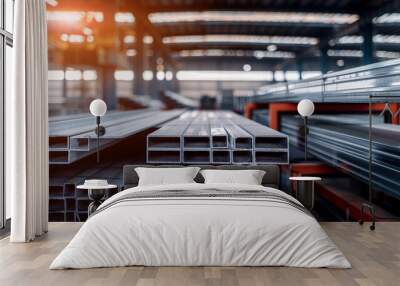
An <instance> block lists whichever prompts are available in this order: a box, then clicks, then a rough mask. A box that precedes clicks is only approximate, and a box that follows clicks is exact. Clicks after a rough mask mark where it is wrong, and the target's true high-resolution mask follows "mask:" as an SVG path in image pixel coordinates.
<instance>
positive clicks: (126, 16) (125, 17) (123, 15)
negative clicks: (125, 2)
mask: <svg viewBox="0 0 400 286" xmlns="http://www.w3.org/2000/svg"><path fill="white" fill-rule="evenodd" d="M114 20H115V22H117V23H121V24H122V23H126V24H133V23H135V16H134V15H133V14H132V13H131V12H117V13H115V14H114Z"/></svg>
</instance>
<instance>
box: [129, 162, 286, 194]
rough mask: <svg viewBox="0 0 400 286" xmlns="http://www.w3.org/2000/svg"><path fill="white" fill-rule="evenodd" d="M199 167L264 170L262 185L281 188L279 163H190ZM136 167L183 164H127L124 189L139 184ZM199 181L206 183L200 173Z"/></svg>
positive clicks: (178, 166)
mask: <svg viewBox="0 0 400 286" xmlns="http://www.w3.org/2000/svg"><path fill="white" fill-rule="evenodd" d="M190 166H195V167H199V168H200V169H202V170H204V169H216V170H263V171H265V175H264V178H263V180H262V183H261V184H262V185H263V186H265V187H271V188H275V189H279V188H280V170H279V166H277V165H257V166H237V165H219V166H211V165H190ZM136 167H146V168H157V167H158V168H183V167H186V166H182V165H125V166H124V169H123V183H124V189H128V188H133V187H136V186H137V185H138V182H139V177H138V175H137V173H136V171H135V168H136ZM194 180H195V181H196V182H197V183H204V178H203V176H202V175H201V174H200V173H199V174H198V175H197V176H196V178H195V179H194Z"/></svg>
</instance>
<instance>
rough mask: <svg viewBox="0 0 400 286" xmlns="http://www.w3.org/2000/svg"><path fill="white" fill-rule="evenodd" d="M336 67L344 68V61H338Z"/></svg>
mask: <svg viewBox="0 0 400 286" xmlns="http://www.w3.org/2000/svg"><path fill="white" fill-rule="evenodd" d="M336 65H337V66H338V67H342V66H344V60H337V61H336Z"/></svg>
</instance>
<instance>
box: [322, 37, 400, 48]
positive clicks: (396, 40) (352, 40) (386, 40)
mask: <svg viewBox="0 0 400 286" xmlns="http://www.w3.org/2000/svg"><path fill="white" fill-rule="evenodd" d="M363 42H364V38H363V37H362V36H360V35H352V36H343V37H340V38H339V39H336V40H331V41H329V44H330V45H332V46H333V45H335V44H362V43H363ZM373 42H374V43H377V44H400V36H399V35H382V34H377V35H374V37H373Z"/></svg>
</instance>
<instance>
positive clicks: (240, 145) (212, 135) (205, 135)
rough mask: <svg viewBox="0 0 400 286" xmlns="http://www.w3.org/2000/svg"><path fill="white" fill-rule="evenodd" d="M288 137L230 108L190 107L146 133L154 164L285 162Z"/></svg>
mask: <svg viewBox="0 0 400 286" xmlns="http://www.w3.org/2000/svg"><path fill="white" fill-rule="evenodd" d="M288 161H289V154H288V137H287V136H286V135H284V134H282V133H280V132H277V131H275V130H273V129H271V128H268V127H265V126H263V125H261V124H258V123H256V122H254V121H252V120H249V119H246V118H244V117H242V116H239V115H237V114H235V113H233V112H226V111H219V112H218V111H217V112H211V111H192V112H186V113H184V114H182V115H181V116H180V117H179V118H177V119H176V120H173V121H171V122H169V123H167V124H165V125H164V126H163V127H161V128H160V129H158V130H156V131H155V132H153V133H151V134H149V135H148V136H147V162H148V163H154V164H168V163H170V164H177V163H181V164H287V163H288Z"/></svg>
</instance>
